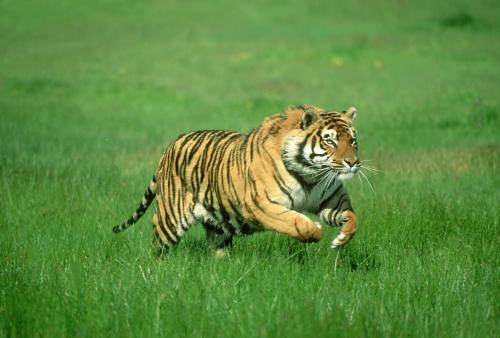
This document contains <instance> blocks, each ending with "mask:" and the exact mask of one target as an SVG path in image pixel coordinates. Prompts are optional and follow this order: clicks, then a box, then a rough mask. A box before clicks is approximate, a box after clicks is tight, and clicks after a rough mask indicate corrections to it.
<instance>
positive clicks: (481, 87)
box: [0, 0, 500, 337]
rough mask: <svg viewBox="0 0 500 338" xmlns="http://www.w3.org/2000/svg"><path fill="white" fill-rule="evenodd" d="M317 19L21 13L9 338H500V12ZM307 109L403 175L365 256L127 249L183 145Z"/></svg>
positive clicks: (1, 206) (267, 13) (3, 158)
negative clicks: (336, 116)
mask: <svg viewBox="0 0 500 338" xmlns="http://www.w3.org/2000/svg"><path fill="white" fill-rule="evenodd" d="M307 3H308V2H306V1H294V2H293V3H292V4H290V3H287V2H282V1H273V2H270V1H269V2H268V1H257V2H246V3H242V4H239V5H237V6H236V5H235V3H234V2H232V1H186V2H181V1H146V2H144V1H142V2H138V1H118V0H114V1H111V0H110V1H104V0H103V1H97V0H95V1H66V2H63V1H55V0H50V1H43V2H42V1H14V0H1V1H0V145H1V148H0V149H1V151H0V176H1V177H0V192H1V198H0V233H1V235H0V336H5V337H37V336H44V337H60V336H68V337H72V336H80V337H94V336H110V335H111V336H120V337H122V336H123V337H129V336H130V337H143V336H144V337H153V336H154V337H157V336H165V337H176V336H179V337H185V336H204V337H235V336H244V337H307V336H321V337H326V336H328V337H342V336H349V337H360V336H369V337H378V336H386V337H398V336H399V337H401V336H405V337H406V336H411V337H422V336H427V337H450V336H454V337H494V336H497V335H498V331H499V329H500V306H499V299H500V292H499V268H500V264H499V263H500V262H499V257H500V255H499V249H498V248H499V244H500V243H499V239H500V237H499V218H500V217H499V214H498V210H499V209H500V208H499V207H500V200H499V197H500V192H499V191H500V189H499V188H500V175H499V164H500V133H499V130H500V102H499V96H498V93H499V92H500V44H499V42H498V41H499V40H498V38H499V36H500V25H499V23H498V17H499V16H500V6H499V5H498V3H497V2H494V1H474V2H472V1H460V2H451V1H450V2H449V3H445V2H435V1H419V2H415V3H414V4H412V2H395V1H382V2H376V3H373V4H372V3H371V2H365V1H354V2H350V1H336V3H335V4H334V3H332V2H331V1H322V2H319V1H318V2H314V3H312V2H311V4H307ZM301 103H311V104H315V105H319V106H322V107H325V108H329V109H337V110H340V109H344V108H346V107H347V106H349V105H356V106H357V107H358V109H359V115H358V120H357V127H358V131H359V142H360V147H361V154H360V155H361V157H362V158H368V159H373V160H374V161H373V162H372V163H373V165H375V166H376V167H378V168H379V169H381V170H383V173H380V174H378V175H370V179H371V181H372V183H373V185H374V190H375V192H372V191H371V190H370V189H369V187H368V186H367V184H361V183H360V182H359V181H358V180H357V179H355V180H353V181H352V182H349V184H348V186H349V190H350V192H351V196H352V199H353V202H354V205H355V209H356V211H357V213H358V217H359V222H360V229H359V232H358V235H357V237H356V239H355V240H354V241H353V242H352V243H351V244H350V245H349V246H348V247H347V248H345V249H344V250H342V251H341V252H339V253H337V252H335V251H331V250H330V249H329V242H330V241H331V239H332V238H333V237H334V235H335V233H336V230H335V229H327V230H326V233H325V238H324V239H323V240H322V241H321V242H320V243H317V244H311V245H304V244H301V243H298V242H295V241H293V240H291V239H289V238H286V237H285V236H283V235H279V234H275V233H261V234H256V235H254V236H250V237H244V238H240V239H237V240H236V242H235V245H234V247H233V248H232V250H231V254H230V257H228V258H225V259H222V260H220V259H216V258H215V257H214V255H213V252H211V251H210V250H209V249H208V247H207V244H206V243H205V241H204V234H203V231H202V230H201V229H200V228H199V227H196V228H194V229H193V230H192V231H191V232H190V233H188V234H187V236H186V237H185V238H184V239H183V241H182V242H181V244H180V245H179V246H178V247H177V248H176V250H174V251H172V252H171V253H169V254H168V255H167V256H166V257H165V258H164V259H161V260H160V259H157V258H155V257H154V256H153V255H152V254H151V250H150V247H149V245H150V242H151V238H152V230H151V226H150V223H149V219H150V217H151V211H150V212H148V214H147V215H146V216H145V217H144V219H143V220H141V222H140V223H138V224H136V226H135V227H134V228H133V229H131V230H129V231H127V232H126V233H124V234H122V235H119V236H115V235H113V234H112V232H111V228H112V226H113V225H115V224H117V223H118V222H121V221H123V220H124V219H125V218H126V217H128V216H129V215H130V213H131V212H132V211H133V208H134V207H135V206H136V203H137V202H138V201H139V200H140V196H141V194H142V192H143V191H144V188H145V187H146V185H147V182H148V179H149V178H150V176H151V174H152V173H153V171H154V170H155V168H156V163H157V161H158V159H159V157H160V155H161V153H162V151H163V149H164V148H165V147H166V145H167V144H168V143H169V142H170V141H172V140H173V139H174V138H175V137H176V136H177V135H178V134H180V133H183V132H186V131H189V130H196V129H207V128H218V129H236V130H241V131H248V130H249V129H251V128H253V127H255V126H257V125H258V124H259V123H260V121H261V120H262V119H263V118H264V117H265V116H267V115H270V114H273V113H276V112H279V111H281V110H282V109H283V108H285V107H286V106H287V105H291V104H301ZM495 332H497V333H495Z"/></svg>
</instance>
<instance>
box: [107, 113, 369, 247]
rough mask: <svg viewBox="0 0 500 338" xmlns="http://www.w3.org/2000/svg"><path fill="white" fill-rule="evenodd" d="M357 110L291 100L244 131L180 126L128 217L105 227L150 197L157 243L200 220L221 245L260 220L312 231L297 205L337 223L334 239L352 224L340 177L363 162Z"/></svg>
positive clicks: (294, 233) (297, 233)
mask: <svg viewBox="0 0 500 338" xmlns="http://www.w3.org/2000/svg"><path fill="white" fill-rule="evenodd" d="M355 117H356V109H355V108H354V107H351V108H349V109H347V110H346V111H343V112H342V113H339V112H328V111H325V110H323V109H321V108H318V107H315V106H298V107H293V108H289V109H288V110H286V111H285V112H283V113H281V114H277V115H274V116H271V117H268V118H266V119H265V120H264V122H263V123H262V125H261V126H260V127H258V128H256V129H254V130H252V131H251V132H250V133H249V134H248V135H244V134H241V133H237V132H230V131H223V130H210V131H196V132H191V133H187V134H183V135H181V136H179V137H178V138H177V140H176V141H174V143H172V144H171V145H170V146H169V147H168V148H167V150H166V151H165V153H164V154H163V156H162V157H161V159H160V162H159V164H158V169H157V170H156V173H155V174H154V176H153V178H152V180H151V182H150V184H149V187H148V189H147V190H146V192H145V194H144V197H143V199H142V202H141V204H140V205H139V207H138V208H137V210H136V211H135V212H134V214H133V215H132V217H131V218H130V219H129V220H128V221H126V222H125V223H123V224H120V225H117V226H115V227H114V228H113V231H114V232H115V233H119V232H121V231H123V230H125V229H127V228H128V227H129V226H131V225H132V224H134V223H135V222H137V220H138V219H139V218H140V217H141V216H142V215H143V214H144V212H145V211H146V209H147V208H148V207H149V205H150V204H151V202H152V201H153V199H154V198H155V197H156V198H157V205H156V209H155V212H154V215H153V226H154V233H155V236H156V239H157V241H158V243H159V244H160V247H161V248H162V249H165V248H168V247H171V246H173V245H175V244H176V243H177V242H178V241H179V240H180V239H181V237H182V236H183V235H184V234H185V233H186V231H187V230H188V229H189V228H190V227H191V226H192V225H193V224H196V223H201V224H203V226H204V227H205V229H206V234H207V239H208V241H209V243H210V244H211V245H213V246H214V247H215V248H217V249H218V252H219V253H223V249H224V248H225V247H227V246H228V245H230V244H231V243H232V238H233V236H234V235H240V234H251V233H253V232H255V231H259V230H274V231H277V232H280V233H284V234H287V235H289V236H291V237H293V238H295V239H297V240H299V241H302V242H316V241H319V240H320V239H321V236H322V228H321V225H320V224H319V223H316V222H313V221H311V220H310V219H309V218H308V217H307V216H305V215H304V214H302V213H301V211H308V212H313V213H316V214H317V215H319V217H320V219H321V221H323V222H324V223H326V224H328V225H332V226H338V227H340V233H339V234H338V236H337V237H336V238H335V239H334V240H333V242H332V244H331V246H332V247H333V248H337V247H340V246H342V245H343V244H345V243H347V242H348V241H349V239H351V238H352V237H353V235H354V233H355V232H356V228H357V223H356V216H355V214H354V212H353V208H352V206H351V202H350V200H349V196H348V195H347V192H346V190H345V188H344V186H343V184H342V182H343V181H344V180H347V179H350V178H352V177H353V175H354V174H355V173H357V172H358V170H359V169H360V167H361V164H360V162H359V159H358V156H357V149H358V144H357V140H356V131H355V129H354V127H353V125H352V123H353V120H354V118H355Z"/></svg>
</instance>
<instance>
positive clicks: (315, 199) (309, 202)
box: [293, 179, 342, 212]
mask: <svg viewBox="0 0 500 338" xmlns="http://www.w3.org/2000/svg"><path fill="white" fill-rule="evenodd" d="M341 185H342V181H341V180H339V179H335V180H334V181H333V182H332V183H331V184H330V185H329V186H325V185H323V184H318V185H316V186H314V188H313V189H312V190H310V191H304V189H302V188H300V189H297V190H296V191H294V193H293V198H294V210H296V211H313V212H314V211H317V210H318V208H319V206H320V205H321V203H322V202H323V201H325V200H326V199H328V198H329V197H330V196H331V195H332V194H333V193H334V192H335V191H336V190H337V189H338V188H339V187H340V186H341Z"/></svg>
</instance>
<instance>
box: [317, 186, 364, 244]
mask: <svg viewBox="0 0 500 338" xmlns="http://www.w3.org/2000/svg"><path fill="white" fill-rule="evenodd" d="M319 217H320V219H321V221H323V222H325V223H326V224H328V225H331V226H337V227H340V233H339V234H338V235H337V237H335V239H334V240H333V242H332V244H331V247H332V248H334V249H336V248H339V247H341V246H343V245H344V244H346V243H347V242H348V241H349V240H350V239H352V238H353V237H354V234H355V233H356V230H357V228H358V225H357V220H356V215H355V214H354V211H353V210H352V206H351V201H350V200H349V195H348V194H347V192H346V190H345V189H344V187H343V186H342V187H340V188H339V189H338V191H336V192H335V193H334V194H333V195H332V196H331V197H330V198H329V199H328V200H327V201H326V206H325V207H324V208H323V209H322V210H320V211H319Z"/></svg>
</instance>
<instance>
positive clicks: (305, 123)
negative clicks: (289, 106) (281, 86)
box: [300, 108, 318, 130]
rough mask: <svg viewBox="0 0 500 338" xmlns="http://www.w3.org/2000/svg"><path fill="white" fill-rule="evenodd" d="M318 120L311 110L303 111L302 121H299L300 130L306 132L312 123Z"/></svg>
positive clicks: (314, 112)
mask: <svg viewBox="0 0 500 338" xmlns="http://www.w3.org/2000/svg"><path fill="white" fill-rule="evenodd" d="M316 120H318V114H317V113H316V111H315V110H314V109H312V108H306V109H304V112H303V113H302V120H301V121H300V128H301V129H303V130H306V129H307V128H309V127H310V126H311V125H312V124H313V123H314V122H316Z"/></svg>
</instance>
